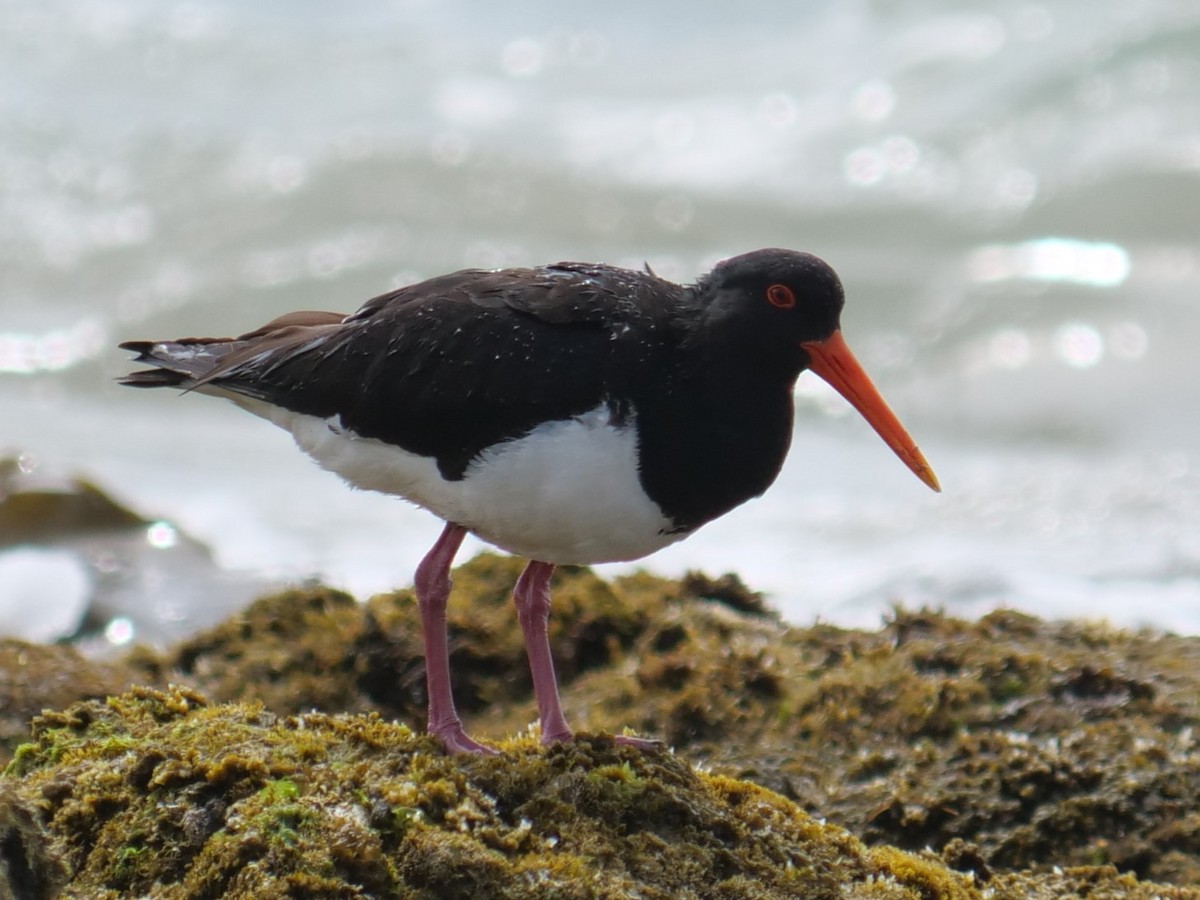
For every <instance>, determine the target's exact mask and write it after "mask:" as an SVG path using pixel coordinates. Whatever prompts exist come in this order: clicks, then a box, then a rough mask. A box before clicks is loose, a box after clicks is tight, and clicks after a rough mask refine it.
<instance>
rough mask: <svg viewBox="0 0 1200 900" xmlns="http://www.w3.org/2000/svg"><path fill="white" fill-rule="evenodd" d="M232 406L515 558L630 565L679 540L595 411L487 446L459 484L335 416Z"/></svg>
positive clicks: (604, 415) (326, 463)
mask: <svg viewBox="0 0 1200 900" xmlns="http://www.w3.org/2000/svg"><path fill="white" fill-rule="evenodd" d="M241 405H243V406H245V407H246V408H247V409H250V410H251V411H252V412H255V413H257V414H258V415H261V416H263V417H264V418H267V419H270V420H271V421H273V422H275V424H277V425H279V426H281V427H283V428H285V429H287V430H288V431H290V432H291V433H292V435H293V437H295V439H296V443H297V444H299V446H300V447H301V448H302V449H303V450H304V451H305V452H306V453H308V454H309V455H310V456H312V457H313V459H315V460H316V461H317V462H318V463H320V464H321V466H322V467H324V468H326V469H328V470H330V471H331V472H335V473H337V474H338V475H340V476H341V477H342V478H344V479H346V481H348V482H349V483H350V484H352V485H354V486H356V487H360V488H364V489H367V490H372V491H381V492H383V493H386V494H396V495H398V496H400V497H404V498H405V499H407V500H410V501H412V502H413V503H416V504H417V505H418V506H422V507H424V508H425V509H428V510H430V511H431V512H433V513H434V514H436V515H437V516H439V517H440V518H442V519H444V520H446V521H448V522H455V523H457V524H459V525H462V526H464V527H466V528H468V529H470V530H471V531H472V532H474V533H475V534H477V535H478V536H479V537H481V538H483V539H484V540H485V541H488V542H489V543H492V544H495V545H496V546H497V547H500V548H502V549H504V550H507V551H509V552H510V553H514V554H516V555H518V556H522V557H526V558H529V559H538V560H542V561H543V562H552V563H570V564H576V565H591V564H593V563H600V562H616V561H621V560H631V559H638V558H640V557H642V556H646V555H647V554H650V553H653V552H654V551H656V550H659V549H661V548H662V547H665V546H667V545H668V544H672V543H674V542H675V541H678V540H680V539H681V538H683V537H685V536H686V535H684V534H668V533H667V532H668V531H669V529H670V528H671V522H670V520H669V519H667V518H666V517H665V516H664V515H663V514H662V511H661V510H660V509H659V508H658V506H657V505H656V504H655V503H654V502H653V501H651V500H650V498H649V497H647V496H646V493H645V491H644V490H643V489H642V486H641V483H640V481H639V479H638V474H637V473H638V460H637V434H636V431H635V430H634V427H633V425H632V424H627V425H625V426H623V427H619V428H618V427H614V426H613V425H612V424H611V423H610V416H609V411H608V409H607V407H605V406H600V407H598V408H597V409H594V410H592V411H591V412H589V413H587V414H585V415H582V416H578V417H576V418H573V419H567V420H562V421H556V422H547V423H545V424H543V425H540V426H538V427H537V428H536V429H534V430H533V431H532V432H530V433H529V434H528V435H526V436H525V437H523V438H520V439H518V440H514V441H509V442H507V443H504V444H498V445H496V446H494V447H491V448H489V449H488V450H486V451H485V452H484V453H483V454H482V455H481V456H480V458H479V459H477V460H475V461H474V462H473V463H472V464H471V465H470V466H469V467H468V469H467V471H466V475H465V477H464V478H462V479H460V480H458V481H446V480H445V479H443V478H442V476H441V474H440V473H439V472H438V469H437V465H436V463H435V462H434V460H433V459H432V458H430V457H427V456H417V455H416V454H413V453H408V452H406V451H404V450H401V449H399V448H398V447H395V446H393V445H391V444H386V443H384V442H382V441H379V440H375V439H372V438H362V437H359V436H358V435H356V434H354V433H353V432H350V431H345V430H343V429H342V428H341V426H340V424H339V423H338V422H337V420H336V419H320V418H317V417H315V416H306V415H300V414H298V413H292V412H289V411H288V410H284V409H280V408H278V407H260V405H259V404H257V403H255V402H253V401H251V402H249V403H247V402H245V401H244V400H243V401H241ZM633 420H634V417H632V416H631V417H630V422H632V421H633Z"/></svg>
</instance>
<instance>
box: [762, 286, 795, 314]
mask: <svg viewBox="0 0 1200 900" xmlns="http://www.w3.org/2000/svg"><path fill="white" fill-rule="evenodd" d="M767 302H768V303H770V304H771V305H772V306H775V307H778V308H779V309H791V308H792V307H793V306H795V305H796V295H795V294H793V293H792V289H791V288H790V287H788V286H787V285H786V284H773V285H771V286H770V287H769V288H767Z"/></svg>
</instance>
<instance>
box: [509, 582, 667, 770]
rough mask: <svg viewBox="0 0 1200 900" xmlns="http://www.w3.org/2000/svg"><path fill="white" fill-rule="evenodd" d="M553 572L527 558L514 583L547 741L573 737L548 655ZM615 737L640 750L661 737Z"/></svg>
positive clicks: (657, 745)
mask: <svg viewBox="0 0 1200 900" xmlns="http://www.w3.org/2000/svg"><path fill="white" fill-rule="evenodd" d="M553 573H554V565H553V564H552V563H544V562H538V561H536V560H530V562H529V565H527V566H526V567H525V571H524V572H522V573H521V577H520V578H518V579H517V586H516V587H515V588H513V601H514V602H515V603H516V605H517V621H518V622H520V623H521V631H522V632H523V633H524V635H525V655H526V656H528V657H529V671H530V673H531V674H532V675H533V695H534V697H535V698H536V699H537V706H538V719H539V720H540V722H541V726H542V743H543V744H547V745H549V744H553V743H555V742H556V741H569V740H571V738H572V737H573V735H572V733H571V728H570V726H568V725H567V720H566V717H565V716H563V711H562V704H561V703H560V702H559V698H558V678H557V677H556V676H555V674H554V659H553V658H552V657H551V655H550V639H549V637H548V636H547V633H546V626H547V623H548V622H549V620H550V576H551V575H552V574H553ZM616 741H617V743H618V744H625V745H627V746H630V747H637V748H638V749H639V750H653V749H657V748H660V747H662V741H655V740H650V739H648V738H636V737H628V736H626V735H617V736H616Z"/></svg>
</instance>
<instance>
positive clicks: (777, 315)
mask: <svg viewBox="0 0 1200 900" xmlns="http://www.w3.org/2000/svg"><path fill="white" fill-rule="evenodd" d="M695 292H696V294H695V296H696V297H697V299H698V300H699V301H700V303H701V304H702V306H703V310H702V311H701V313H700V320H701V321H702V322H703V324H704V326H708V327H711V328H717V329H720V330H721V331H722V332H724V333H725V334H726V335H728V336H729V340H731V341H736V342H738V343H740V344H741V345H742V346H743V347H745V348H748V349H750V350H751V352H754V353H756V354H759V358H760V359H761V361H762V364H764V365H769V364H770V362H771V361H775V360H780V361H784V362H785V363H786V364H787V365H788V366H790V368H791V369H792V370H793V371H794V372H799V371H802V370H803V369H810V370H811V371H812V372H814V373H815V374H816V375H818V376H819V377H820V378H822V379H824V380H825V381H826V382H828V383H829V384H830V385H831V386H832V387H833V388H834V389H835V390H836V391H837V392H838V393H839V394H841V395H842V396H843V397H845V398H846V400H848V401H849V402H850V404H851V405H852V406H853V407H854V408H855V409H856V410H858V411H859V413H861V414H862V416H863V418H865V419H866V420H867V422H868V423H869V424H870V425H871V427H872V428H874V429H875V431H876V432H878V434H879V436H880V437H881V438H883V440H884V442H885V443H886V444H887V445H888V446H889V447H891V448H892V451H893V452H894V453H895V454H896V455H897V456H899V457H900V459H901V460H902V461H903V462H904V464H905V465H907V466H908V467H909V468H910V469H911V470H912V471H913V473H914V474H915V475H916V476H917V477H918V478H920V479H921V481H923V482H924V483H925V484H927V485H928V486H929V487H931V488H933V490H935V491H940V490H941V487H940V486H939V484H938V480H937V476H936V475H934V474H933V469H932V468H930V466H929V463H928V462H926V461H925V457H924V456H923V455H922V454H921V451H920V450H918V449H917V445H916V443H915V442H914V441H913V439H912V438H911V437H910V436H909V434H908V432H907V431H906V430H905V429H904V426H903V425H901V424H900V420H899V419H897V418H896V416H895V414H894V413H893V412H892V411H891V409H890V408H888V405H887V403H886V402H884V399H883V397H882V396H881V395H880V393H879V391H878V390H877V389H876V388H875V385H874V384H873V383H872V382H871V379H870V378H869V377H868V376H867V373H866V372H865V371H864V370H863V368H862V366H861V365H859V363H858V360H857V359H855V357H854V354H853V353H851V352H850V348H849V347H848V346H847V344H846V341H845V339H843V337H842V332H841V321H840V319H841V312H842V305H843V303H844V302H845V295H844V293H843V291H842V282H841V280H840V279H839V278H838V276H837V273H836V272H834V271H833V269H832V268H831V267H830V266H829V264H828V263H826V262H825V261H824V260H822V259H819V258H818V257H816V256H813V255H812V254H811V253H801V252H798V251H795V250H755V251H754V252H752V253H744V254H742V255H741V256H735V257H732V258H731V259H727V260H724V261H723V262H720V263H718V264H717V265H716V266H714V267H713V270H712V271H711V272H710V273H709V274H708V275H707V276H706V277H705V278H703V279H702V280H701V281H700V282H699V283H698V284H697V285H696V288H695Z"/></svg>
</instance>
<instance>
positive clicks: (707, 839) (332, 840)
mask: <svg viewBox="0 0 1200 900" xmlns="http://www.w3.org/2000/svg"><path fill="white" fill-rule="evenodd" d="M114 734H123V735H125V736H126V738H127V740H126V746H127V747H128V748H130V749H128V750H127V751H126V752H123V753H120V754H116V753H113V752H111V750H112V747H113V741H112V738H113V735H114ZM68 735H69V737H68ZM34 736H35V746H36V747H37V748H39V750H40V751H42V752H30V753H26V754H24V755H23V759H24V760H25V763H24V769H23V772H22V775H21V777H20V779H15V778H14V777H13V776H12V775H9V776H7V777H6V779H5V783H6V787H7V788H8V789H9V790H11V791H15V792H16V794H17V795H18V796H19V797H20V798H21V799H22V800H23V801H29V802H31V801H32V800H33V798H40V803H41V805H42V815H43V816H44V818H45V822H46V826H47V828H48V829H49V831H50V833H51V834H52V835H54V838H55V840H57V841H58V842H60V843H61V846H62V848H63V860H64V861H65V865H66V868H67V871H68V873H69V876H70V885H71V890H72V891H74V892H75V893H76V894H77V895H87V896H103V895H104V894H105V893H106V892H126V893H131V894H140V895H151V896H158V895H161V894H162V892H164V891H167V890H181V891H182V892H183V895H184V896H217V895H221V894H223V893H224V894H226V895H232V896H266V895H269V892H270V891H281V890H282V891H285V892H296V891H299V890H301V889H302V888H303V889H307V890H312V889H316V887H317V886H319V887H320V890H321V891H325V892H326V895H328V896H355V895H356V894H357V893H362V894H367V895H386V896H404V895H410V896H417V897H421V896H429V897H434V896H436V897H479V896H501V895H503V896H507V897H524V896H529V897H535V896H554V895H555V893H557V894H558V895H560V896H581V897H583V896H589V897H591V896H596V897H605V896H608V897H624V896H629V895H630V894H631V893H632V892H635V891H636V892H640V893H641V895H642V896H646V897H654V896H661V897H680V896H701V895H703V896H714V897H725V896H728V897H741V896H756V897H784V896H791V895H792V894H791V892H792V891H793V890H794V889H795V887H796V885H797V884H804V885H806V886H807V889H808V890H809V891H810V895H811V896H822V895H827V896H831V897H832V896H844V894H843V893H841V891H842V888H843V887H844V886H846V885H854V884H863V885H866V884H868V883H869V882H870V881H871V879H874V878H878V877H879V876H880V875H881V873H882V874H886V875H887V876H888V877H889V878H892V879H894V881H895V883H896V884H898V885H902V886H911V885H917V884H918V883H920V885H921V886H920V888H919V889H920V890H924V889H925V887H924V886H925V885H927V884H929V883H933V882H932V881H931V879H933V878H934V877H935V876H934V874H932V873H933V872H934V871H935V867H933V866H932V864H929V863H925V862H921V861H919V860H916V858H915V857H911V856H910V855H908V854H904V853H901V852H899V851H896V852H895V853H894V854H893V855H892V856H891V857H888V858H886V859H884V858H880V857H877V856H875V855H872V853H871V852H870V851H868V850H867V849H866V848H864V847H863V846H862V845H861V844H859V843H858V842H857V841H856V840H855V839H854V838H852V837H851V836H850V835H849V834H847V833H846V832H844V831H842V830H841V829H838V828H835V827H833V826H828V825H820V824H818V823H816V822H814V821H813V820H811V819H809V818H808V817H807V816H805V815H804V814H803V813H802V812H800V811H799V810H798V809H796V808H795V807H794V806H793V805H792V804H790V803H788V802H787V801H785V800H783V799H782V798H780V797H778V796H777V795H775V794H772V793H771V792H769V791H766V790H765V789H762V788H758V787H755V786H753V785H750V784H747V783H744V782H735V781H733V780H731V779H728V778H725V777H723V776H712V775H704V774H702V773H697V772H695V771H694V770H692V769H691V768H690V767H689V766H687V764H685V763H684V762H682V761H681V760H679V759H677V758H676V757H674V756H672V755H670V754H668V753H665V752H660V753H650V754H643V753H638V752H636V751H633V750H631V749H629V748H624V747H620V746H618V745H616V744H615V743H614V742H613V741H612V740H611V739H609V738H586V739H583V740H580V741H579V742H577V743H574V744H571V745H559V746H556V747H554V748H551V749H549V750H545V749H543V748H541V747H540V746H538V745H537V744H536V743H535V742H533V741H532V740H530V739H528V738H523V739H520V740H516V741H507V742H503V743H502V744H501V750H502V754H501V755H500V756H498V757H492V758H463V757H447V756H445V755H444V754H442V753H441V752H440V751H439V750H438V748H437V747H436V746H435V745H434V744H433V742H432V741H431V740H430V739H428V738H426V737H422V736H417V735H415V734H414V733H413V732H412V731H411V730H409V729H407V728H405V727H404V726H401V725H394V724H389V723H386V722H384V721H382V720H381V719H379V718H377V717H372V716H329V715H325V714H312V715H306V716H303V717H287V718H283V717H277V716H274V715H272V714H270V713H267V712H266V711H264V710H263V709H262V708H261V707H260V706H256V705H245V704H233V705H223V706H211V705H208V704H207V703H205V702H204V700H203V699H202V698H201V697H199V696H197V695H196V694H194V693H191V692H187V691H182V690H173V691H167V692H158V691H151V690H147V689H140V690H136V691H133V692H131V693H128V694H124V695H120V696H117V697H114V698H111V699H110V701H109V702H108V703H106V704H101V703H97V702H90V703H86V704H80V705H77V706H75V707H72V708H71V709H69V710H67V711H65V712H63V713H55V714H51V715H48V716H44V717H41V718H39V719H37V720H35V722H34ZM64 742H66V743H69V744H70V752H65V753H64V752H58V753H51V752H49V751H50V749H51V747H57V748H60V750H61V748H62V747H63V744H64ZM314 751H317V752H316V753H314ZM936 871H939V872H940V874H939V875H938V877H940V879H941V880H940V881H939V882H938V884H940V885H943V886H945V887H946V889H947V890H951V891H956V890H958V889H959V888H963V887H964V886H966V885H967V884H968V882H967V880H966V879H965V877H964V876H961V875H958V874H955V873H954V872H952V871H951V870H949V869H946V868H945V867H941V868H940V870H936ZM914 873H919V874H920V877H919V878H918V877H917V875H915V874H914ZM285 895H286V893H285ZM897 896H913V897H918V896H923V894H921V893H919V892H917V893H914V892H912V891H909V892H908V893H905V894H899V895H897ZM945 896H956V895H955V894H954V893H949V894H945ZM964 896H965V895H964Z"/></svg>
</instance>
